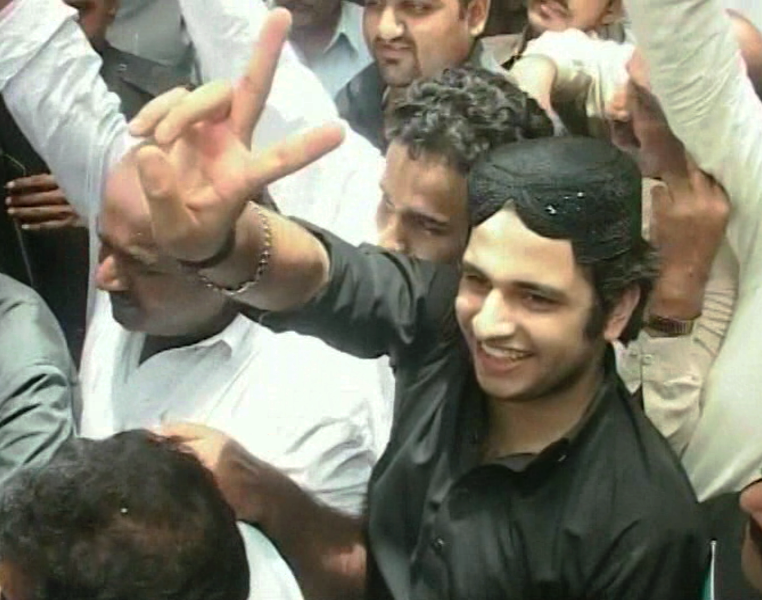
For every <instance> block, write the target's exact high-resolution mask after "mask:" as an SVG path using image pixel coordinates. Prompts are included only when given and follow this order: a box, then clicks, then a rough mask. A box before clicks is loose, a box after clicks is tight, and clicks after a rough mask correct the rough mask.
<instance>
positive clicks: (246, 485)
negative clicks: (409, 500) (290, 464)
mask: <svg viewBox="0 0 762 600" xmlns="http://www.w3.org/2000/svg"><path fill="white" fill-rule="evenodd" d="M230 464H231V465H234V469H235V472H236V474H235V478H236V479H237V480H238V483H239V485H237V486H235V488H236V489H237V491H236V498H233V499H232V500H233V504H234V506H235V508H236V513H237V515H238V518H239V519H241V520H244V521H248V522H252V523H256V524H257V525H258V526H259V527H261V529H262V531H263V532H264V533H265V534H266V535H267V536H268V537H269V538H270V539H271V540H272V542H273V543H274V544H275V545H276V546H277V547H278V550H279V551H280V553H281V554H282V555H283V556H284V558H285V559H286V561H287V562H288V563H289V565H290V567H291V569H292V571H293V572H294V574H295V576H296V578H297V581H298V582H299V585H300V587H301V589H302V592H303V593H304V596H305V598H307V600H330V599H333V598H342V599H347V600H352V599H355V598H357V599H359V598H362V597H363V595H364V590H365V557H366V547H365V541H364V533H363V532H364V526H363V520H362V519H360V518H356V517H352V516H349V515H346V514H341V513H338V512H336V511H334V510H333V509H331V508H329V507H327V506H325V505H323V504H321V503H320V502H318V501H317V500H315V499H314V498H313V497H312V496H311V495H310V494H309V493H308V492H305V491H304V490H302V489H301V488H300V487H299V486H298V485H297V484H296V483H294V482H293V481H292V480H291V479H290V478H289V477H287V476H286V475H284V474H283V473H281V472H280V471H278V470H277V469H275V468H274V467H272V466H270V465H268V464H267V463H264V462H262V461H259V460H257V459H256V458H254V457H253V456H251V455H248V454H244V455H239V456H238V457H237V458H236V460H235V461H234V462H233V463H230Z"/></svg>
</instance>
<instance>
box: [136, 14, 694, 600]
mask: <svg viewBox="0 0 762 600" xmlns="http://www.w3.org/2000/svg"><path fill="white" fill-rule="evenodd" d="M280 19H281V17H280V16H278V15H276V16H274V17H273V19H272V20H271V27H273V28H275V25H274V24H273V23H276V24H278V26H282V23H279V20H280ZM284 31H285V29H284ZM260 60H262V58H261V57H260ZM264 60H266V59H264ZM252 65H253V72H252V73H250V74H249V77H250V80H252V79H253V80H254V81H258V80H260V78H261V77H262V73H263V71H259V69H260V68H262V65H263V62H259V61H254V62H253V63H252ZM205 96H206V91H205V90H203V91H201V92H199V94H197V95H195V97H194V96H191V97H190V98H189V100H188V101H186V102H184V103H183V108H182V109H181V110H180V111H178V112H175V111H170V112H169V114H167V115H166V116H165V117H164V118H162V116H161V115H159V116H158V117H154V118H153V119H151V118H148V117H145V118H143V119H141V120H140V121H139V122H138V123H136V124H134V132H135V133H140V134H146V133H151V132H154V135H156V134H160V135H158V139H157V142H159V143H161V144H163V147H161V148H160V147H151V146H145V147H143V148H141V149H140V150H139V151H138V163H139V165H140V167H141V177H142V181H143V184H144V189H145V191H146V194H147V197H148V203H149V206H150V211H151V218H152V223H153V231H154V233H155V236H156V242H157V244H158V245H159V246H160V247H162V248H163V249H164V250H165V251H166V252H168V253H169V254H171V255H172V256H175V257H176V258H177V259H178V260H181V261H183V262H184V264H185V265H186V268H188V269H190V270H196V272H197V274H198V275H199V276H200V277H201V278H202V280H203V281H204V282H205V283H206V285H209V286H211V287H213V288H217V289H218V290H220V291H221V292H223V291H224V293H226V294H228V295H231V296H233V297H235V298H236V299H237V300H238V301H239V302H242V303H243V304H246V305H248V306H250V307H251V309H250V314H251V316H252V317H253V318H258V319H259V320H260V321H261V322H262V323H263V324H265V325H267V326H269V327H272V328H274V329H277V330H281V329H295V330H298V331H300V332H302V333H308V334H314V335H317V336H318V337H320V338H322V339H324V340H326V341H328V342H329V343H331V344H333V345H335V346H337V347H339V348H341V349H342V350H345V351H349V352H352V353H354V354H357V355H358V356H365V357H372V356H379V355H381V354H389V355H390V356H391V358H392V361H393V362H394V364H396V365H397V370H396V379H397V390H396V404H395V424H394V430H393V432H392V436H391V441H390V444H389V447H388V449H387V451H386V453H385V454H384V456H383V457H382V459H381V461H380V462H379V464H378V465H377V467H376V469H375V471H374V475H373V477H372V480H371V484H370V489H369V502H368V514H367V519H368V523H367V529H366V532H367V549H368V556H369V560H368V561H367V569H366V562H365V560H364V556H365V555H364V546H363V544H362V539H363V536H362V535H360V534H359V533H357V532H355V533H354V534H353V533H352V532H351V531H350V529H349V528H348V527H347V526H346V524H344V525H341V524H339V523H337V522H336V520H334V519H332V517H331V515H330V514H328V513H327V511H325V510H322V507H319V506H315V504H314V502H313V503H311V504H310V502H309V499H305V496H304V494H303V493H301V492H300V491H299V490H298V489H295V487H294V486H288V485H287V484H283V483H282V482H280V483H275V484H273V481H274V480H273V478H272V477H271V476H270V474H269V472H268V469H267V467H266V466H263V465H262V464H261V463H260V462H258V461H256V460H254V459H252V458H251V457H247V456H246V455H245V453H243V452H241V450H240V448H237V447H236V446H235V445H234V444H225V443H223V444H222V445H219V444H217V442H216V441H215V440H212V441H211V443H210V444H207V448H206V450H207V453H206V455H205V459H206V460H207V463H208V464H210V466H212V467H213V468H214V470H215V473H216V475H217V478H218V482H219V484H220V485H221V487H222V489H223V490H224V491H225V493H226V496H227V497H228V499H229V501H230V502H231V504H233V506H234V507H236V510H237V513H238V516H239V518H244V519H247V520H253V521H258V522H259V523H260V525H261V526H262V527H263V529H264V531H265V532H266V533H267V534H268V535H269V536H271V538H272V539H273V540H274V541H275V542H276V544H278V546H279V548H280V550H281V552H282V553H283V554H284V556H286V557H287V558H288V560H289V561H290V563H291V565H292V567H293V569H294V571H295V573H296V575H297V577H298V578H299V579H300V583H301V584H302V587H303V590H304V591H305V594H306V595H307V596H310V597H327V596H329V595H330V594H331V593H333V594H335V593H336V592H337V590H342V592H343V594H344V595H343V596H342V597H347V596H349V595H350V594H351V592H354V593H355V594H358V593H360V592H361V590H362V589H363V587H366V588H367V591H368V594H369V596H370V597H374V598H399V599H407V598H437V599H439V598H479V599H482V598H484V599H490V598H495V599H497V598H522V599H524V598H538V599H541V598H542V599H547V598H553V599H554V600H561V599H563V598H569V599H571V598H575V599H588V600H592V599H603V598H617V599H619V600H636V599H638V600H639V599H643V600H645V599H646V598H647V599H649V600H652V599H664V600H676V599H686V600H689V599H695V598H698V597H699V595H700V591H701V588H702V584H703V582H704V579H705V577H706V572H707V566H708V553H709V542H708V536H707V535H706V534H705V531H704V529H703V527H702V524H701V523H702V521H701V515H700V513H699V509H698V505H697V503H696V500H695V498H694V496H693V493H692V491H691V489H690V485H689V484H688V482H687V479H686V477H685V475H684V473H683V471H682V469H681V467H680V465H679V463H678V462H677V460H676V458H675V457H674V456H673V455H672V453H671V452H670V450H669V448H668V447H667V445H666V442H665V441H664V439H663V438H662V437H661V436H659V434H658V433H657V432H656V431H655V430H654V429H653V427H652V426H651V425H650V424H649V423H648V421H647V419H646V418H645V416H644V415H643V414H642V413H641V412H640V411H639V410H638V409H637V408H636V407H635V406H633V404H632V403H631V401H630V397H629V394H628V393H627V391H626V390H625V389H624V387H623V385H622V383H621V381H620V380H619V378H618V377H617V375H616V372H615V369H614V364H613V356H612V350H611V348H610V346H609V344H610V343H611V342H613V341H614V340H616V339H618V338H620V337H621V338H627V337H629V336H631V335H632V334H633V333H635V331H637V328H638V325H639V323H638V317H639V314H640V313H641V311H642V306H643V304H644V302H645V299H646V294H647V292H648V290H649V286H650V281H651V279H652V277H653V268H652V263H651V259H652V257H651V251H650V248H649V247H648V245H647V244H646V243H645V242H644V241H643V240H642V238H641V234H640V225H641V223H640V211H641V208H640V194H641V188H640V181H641V180H640V174H639V172H638V170H637V167H636V165H635V164H634V163H633V162H632V161H631V160H630V159H629V158H627V157H626V155H624V154H623V153H622V152H620V151H618V150H616V149H615V148H613V147H612V146H610V145H609V144H606V143H604V142H599V141H594V140H585V139H544V140H534V141H530V142H525V143H514V144H509V145H507V146H503V147H501V148H499V149H497V150H493V151H492V152H490V153H488V154H487V155H486V156H485V157H484V158H482V159H481V160H480V161H479V162H478V163H477V165H476V166H475V167H474V168H473V169H472V170H471V173H470V174H469V181H468V196H469V202H470V203H471V210H470V217H471V221H472V224H473V226H474V228H473V231H472V233H471V237H470V240H469V244H468V247H467V249H466V251H465V254H464V257H463V268H462V271H461V270H459V269H458V268H456V267H452V266H447V265H434V264H431V263H425V262H420V261H417V260H415V259H411V258H406V257H404V256H400V255H397V254H394V253H389V252H387V251H383V250H380V249H377V248H365V249H356V248H354V247H351V246H349V245H347V244H344V243H342V242H341V241H340V240H338V239H336V238H335V237H333V236H331V235H330V234H328V233H325V232H321V231H319V230H316V229H315V228H307V229H305V228H304V227H301V226H299V225H297V224H295V223H294V222H292V221H289V220H287V219H284V218H282V217H279V216H278V215H276V214H274V213H271V212H268V211H264V210H243V207H244V206H245V201H246V198H248V197H250V194H251V192H252V191H253V190H252V189H251V188H252V186H253V185H254V186H255V183H252V182H258V181H267V180H270V179H272V178H274V177H277V176H279V175H281V174H282V173H284V172H288V171H289V170H292V169H295V168H298V167H299V166H300V165H301V164H304V162H305V161H308V160H309V159H310V157H312V156H315V155H316V154H319V153H320V152H321V151H325V150H326V149H328V148H330V147H331V145H333V144H335V143H337V141H338V139H339V138H338V136H337V135H336V133H335V131H334V130H324V131H322V132H321V133H319V134H317V136H315V135H313V136H309V137H307V138H305V139H303V140H301V141H300V142H299V143H297V145H296V146H288V147H286V148H283V147H280V148H277V149H274V150H272V152H274V154H271V153H269V152H263V153H260V154H259V155H258V159H257V160H256V161H254V162H251V161H249V162H247V161H248V160H249V159H247V158H246V157H247V156H248V153H247V151H246V148H245V146H244V144H243V143H242V142H241V140H246V139H247V136H248V135H249V134H250V129H249V126H253V123H254V122H255V119H254V117H253V115H255V114H256V107H257V106H258V104H259V102H260V100H259V99H257V98H253V99H252V98H251V97H246V95H245V93H244V92H242V91H240V90H237V91H236V92H234V93H231V94H230V95H228V96H227V97H225V98H218V99H217V101H216V103H217V104H220V105H221V106H219V107H216V108H215V110H214V112H211V107H210V106H208V104H209V102H203V101H202V100H203V97H205ZM194 98H197V99H198V104H196V105H195V106H196V108H195V109H190V108H191V107H193V106H194V102H195V101H194ZM220 110H221V112H220ZM210 114H214V115H217V118H216V119H214V120H213V121H207V122H206V123H204V124H202V129H204V131H205V132H206V133H207V136H198V135H197V132H198V131H199V129H198V127H199V125H196V126H195V127H194V128H193V129H191V130H189V131H191V133H190V135H185V133H184V131H185V130H186V127H187V125H189V124H191V123H194V122H195V121H196V120H197V119H200V118H203V116H204V115H210ZM219 115H228V116H227V117H226V118H223V119H222V120H220V117H219ZM157 121H158V122H159V123H164V124H165V126H164V127H161V128H159V129H155V125H156V122H157ZM208 136H211V137H213V138H214V143H213V144H209V143H208V142H207V140H209V139H210V137H208ZM178 138H179V139H178ZM176 140H177V141H176ZM173 142H174V143H173ZM189 155H191V156H196V157H197V158H198V159H199V161H200V162H199V163H197V164H198V166H197V167H193V166H192V165H193V164H196V163H191V162H188V161H187V160H186V159H187V157H188V156H189ZM199 169H203V172H199ZM189 176H192V181H193V184H192V185H187V184H185V183H184V182H186V181H188V177H189ZM201 199H203V202H202V200H201ZM231 231H234V232H235V235H233V236H232V237H231ZM456 296H457V299H456ZM454 300H455V302H454V305H455V306H454V307H453V301H454ZM633 315H635V316H634V317H633ZM191 442H193V440H191ZM215 445H216V447H215ZM197 446H198V444H197ZM210 447H215V448H214V451H213V452H211V453H210V452H209V448H210ZM271 484H272V485H271ZM366 574H367V576H366ZM348 580H351V582H350V583H347V581H348ZM352 584H353V585H354V586H355V587H354V589H351V585H352ZM342 585H343V586H344V587H343V588H342Z"/></svg>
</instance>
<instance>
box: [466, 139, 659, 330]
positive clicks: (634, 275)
mask: <svg viewBox="0 0 762 600" xmlns="http://www.w3.org/2000/svg"><path fill="white" fill-rule="evenodd" d="M641 194H642V179H641V175H640V170H639V169H638V166H637V164H635V162H634V161H633V160H632V158H630V157H629V156H628V155H627V154H626V153H625V152H623V151H621V150H619V149H618V148H616V147H615V146H614V145H612V144H610V143H609V142H606V141H602V140H597V139H592V138H583V137H564V138H551V139H541V140H531V141H527V142H522V143H519V144H507V145H504V146H501V147H499V148H497V149H495V150H493V151H491V152H489V153H487V154H486V155H485V156H484V157H483V158H482V159H481V160H479V161H478V162H477V163H476V164H475V165H474V167H473V168H472V169H471V172H470V174H469V177H468V202H469V217H470V219H471V225H472V226H474V227H476V226H478V225H479V224H481V223H482V222H484V221H485V220H487V219H488V218H489V217H491V216H492V215H493V214H495V213H496V212H497V211H498V210H500V209H502V208H503V207H508V208H511V209H512V210H515V211H516V214H517V215H518V216H519V218H520V219H521V221H522V222H523V223H524V225H526V226H527V227H528V228H529V229H531V230H532V231H534V232H535V233H537V234H538V235H541V236H543V237H547V238H552V239H563V240H569V241H570V242H571V245H572V248H573V251H574V257H575V260H576V261H577V263H578V264H580V265H581V266H583V267H585V268H587V269H588V270H589V272H590V277H591V283H592V285H593V288H594V290H595V293H596V295H597V297H598V301H599V303H600V305H601V308H602V311H603V314H607V313H608V311H609V310H611V308H612V307H613V306H614V305H615V304H616V302H617V301H618V299H619V298H620V297H621V295H622V294H623V293H624V291H625V290H626V289H627V288H628V287H629V286H632V285H637V286H638V287H639V288H640V290H641V302H640V306H639V308H638V310H637V311H636V313H635V319H633V321H632V327H629V328H628V329H627V330H626V331H625V333H624V334H623V339H624V340H625V341H627V340H629V339H631V337H632V336H633V335H634V334H635V332H636V330H637V328H638V327H639V318H640V316H641V315H642V309H643V307H644V305H645V302H646V299H647V296H648V293H649V292H650V289H651V285H652V281H653V278H654V276H655V273H656V270H655V260H654V253H653V250H652V249H651V247H650V246H649V244H648V243H647V242H646V241H645V240H644V239H643V237H642V235H641V201H642V197H641Z"/></svg>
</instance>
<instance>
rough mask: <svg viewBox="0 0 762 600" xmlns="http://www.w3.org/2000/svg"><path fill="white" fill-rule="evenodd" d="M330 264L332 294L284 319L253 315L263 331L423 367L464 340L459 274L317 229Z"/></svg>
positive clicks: (328, 287)
mask: <svg viewBox="0 0 762 600" xmlns="http://www.w3.org/2000/svg"><path fill="white" fill-rule="evenodd" d="M310 230H311V231H312V233H313V234H314V235H315V236H316V237H317V238H318V239H319V240H320V241H321V242H322V243H323V245H324V246H325V248H326V250H327V252H328V256H329V260H330V265H331V267H330V276H329V280H328V283H327V285H326V287H325V288H324V289H323V291H322V292H321V293H320V294H318V296H317V297H316V298H315V299H313V300H312V301H311V302H310V303H308V304H307V305H306V306H305V307H303V308H301V309H299V310H296V311H290V312H282V313H274V312H268V313H257V312H256V311H253V312H252V311H249V314H250V316H253V317H254V318H257V319H258V320H259V321H260V322H261V323H262V324H263V325H265V326H267V327H269V328H271V329H273V330H275V331H285V330H292V331H296V332H297V333H301V334H304V335H312V336H314V337H317V338H319V339H321V340H323V341H324V342H326V343H328V344H330V345H331V346H333V347H335V348H337V349H338V350H340V351H342V352H346V353H348V354H352V355H354V356H357V357H359V358H377V357H379V356H382V355H389V356H390V358H391V361H392V364H400V363H403V362H404V363H405V364H419V362H420V361H426V360H428V359H429V358H430V357H431V356H432V355H433V354H435V353H436V352H437V351H438V350H439V349H440V348H443V347H445V346H446V344H442V341H443V340H448V339H450V338H451V337H452V336H455V335H457V331H458V328H457V323H456V321H455V315H454V300H455V294H456V291H457V286H458V282H459V275H458V270H457V268H455V267H452V266H449V265H439V264H434V263H429V262H426V261H420V260H415V259H412V258H410V257H407V256H403V255H400V254H395V253H390V252H386V251H384V250H381V249H380V248H377V247H375V246H367V245H366V246H363V247H361V248H356V247H354V246H351V245H350V244H348V243H347V242H344V241H342V240H340V239H339V238H337V237H336V236H335V235H333V234H331V233H328V232H326V231H323V230H320V229H318V228H315V227H311V228H310Z"/></svg>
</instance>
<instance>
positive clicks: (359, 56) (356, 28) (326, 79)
mask: <svg viewBox="0 0 762 600" xmlns="http://www.w3.org/2000/svg"><path fill="white" fill-rule="evenodd" d="M362 14H363V8H362V7H361V6H359V5H357V4H355V3H354V2H350V1H349V0H342V2H341V16H340V17H339V22H338V24H337V25H336V31H335V32H334V34H333V37H332V38H331V41H330V42H328V44H327V45H326V47H325V49H324V50H323V51H322V52H321V53H320V54H318V55H316V56H312V57H310V58H309V59H306V58H305V56H304V55H303V54H302V52H300V51H299V49H298V48H297V47H296V46H294V49H295V50H296V53H297V55H298V56H299V58H300V59H301V60H302V62H304V64H306V65H307V66H308V67H309V68H310V69H311V70H312V72H313V73H315V75H317V78H318V79H319V80H320V83H322V84H323V87H324V88H325V89H326V90H327V91H328V93H329V95H330V96H331V98H333V97H335V96H336V94H338V93H339V90H341V88H343V87H344V86H345V85H346V84H347V83H349V81H350V80H351V79H352V78H353V77H354V76H355V75H357V74H358V73H359V72H360V71H362V70H363V69H364V68H365V67H367V66H368V65H369V64H370V63H371V62H372V61H373V57H372V56H371V54H370V51H369V50H368V46H367V44H366V43H365V38H364V37H363V33H362Z"/></svg>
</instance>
